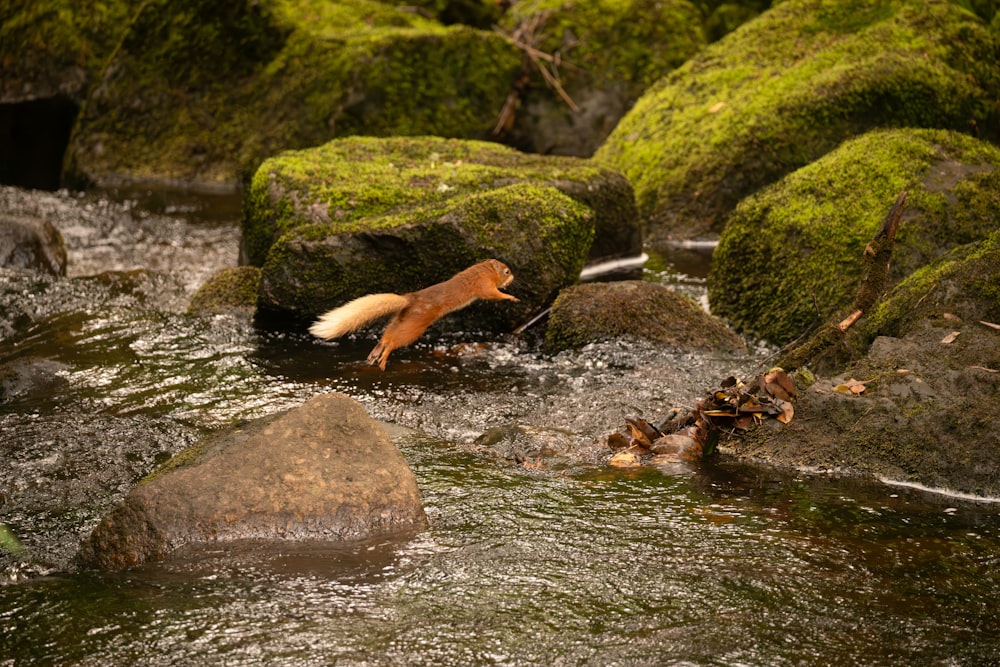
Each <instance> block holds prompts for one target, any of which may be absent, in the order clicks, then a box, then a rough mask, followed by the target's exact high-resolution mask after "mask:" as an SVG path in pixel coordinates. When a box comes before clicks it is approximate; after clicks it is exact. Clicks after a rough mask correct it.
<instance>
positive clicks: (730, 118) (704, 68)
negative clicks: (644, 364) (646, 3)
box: [594, 0, 1000, 242]
mask: <svg viewBox="0 0 1000 667" xmlns="http://www.w3.org/2000/svg"><path fill="white" fill-rule="evenodd" d="M995 62H996V55H995V51H994V42H993V40H992V38H991V36H990V32H989V29H988V28H987V26H986V25H985V24H984V23H983V21H982V20H981V19H979V18H977V17H976V16H975V15H973V14H972V13H970V12H967V11H965V10H964V9H962V8H961V7H959V6H958V5H957V3H950V2H905V1H902V0H894V1H892V2H872V1H870V0H851V1H849V2H844V1H841V0H837V1H835V2H834V1H831V0H789V1H787V2H781V3H777V4H775V6H774V7H773V8H772V9H771V10H769V11H767V12H765V13H764V14H762V15H761V16H760V17H758V18H756V19H754V20H751V21H749V22H748V23H746V24H744V25H743V26H741V27H740V29H738V30H736V31H734V32H732V33H730V34H729V35H726V36H725V37H724V38H722V39H721V40H720V41H718V42H716V43H714V44H712V45H710V46H709V47H707V48H705V49H703V50H702V51H700V52H699V53H698V54H697V55H695V56H694V57H693V58H691V59H690V60H689V61H688V62H687V63H685V64H684V65H683V66H681V67H680V68H678V69H677V70H675V71H674V72H672V73H671V74H669V75H668V76H666V77H665V78H663V79H661V80H660V81H659V82H658V83H657V84H656V85H655V86H653V87H652V88H651V89H650V90H649V91H648V92H647V93H646V94H645V95H644V96H643V97H642V98H641V99H640V100H639V101H638V102H637V103H636V105H635V106H634V107H633V108H632V110H631V111H630V112H629V113H628V114H627V115H626V116H625V117H624V118H623V119H622V121H621V122H620V123H619V124H618V126H617V127H616V128H615V130H614V132H613V133H612V134H611V136H610V137H609V138H608V140H607V141H606V142H605V143H604V144H603V145H602V146H601V148H600V149H599V150H598V151H597V153H595V156H594V157H595V159H596V160H598V161H599V162H601V163H602V164H607V165H608V166H611V167H614V168H616V169H619V170H620V171H622V172H623V173H624V174H625V175H626V176H627V177H628V178H629V180H630V181H631V182H632V184H633V186H634V187H635V190H636V199H637V202H638V206H639V211H640V213H641V215H642V216H643V218H644V219H645V220H647V221H648V222H649V223H650V233H651V236H652V237H653V239H654V242H655V241H659V240H664V239H667V238H691V237H695V236H699V235H715V234H717V233H719V232H720V231H721V230H722V227H723V225H724V224H725V220H726V216H727V214H728V213H729V212H730V211H731V210H732V209H733V207H734V206H736V204H737V203H738V202H739V201H740V200H741V199H743V198H745V197H746V196H747V195H750V194H752V193H753V192H755V191H757V190H759V189H760V188H762V187H763V186H765V185H767V184H769V183H772V182H774V181H776V180H778V179H779V178H780V177H781V176H783V175H784V174H787V173H789V172H791V171H794V170H795V169H798V168H799V167H802V166H803V165H806V164H808V163H810V162H812V161H814V160H816V159H817V158H819V157H820V156H822V155H824V154H825V153H827V152H829V151H830V150H832V149H833V148H835V147H836V146H837V145H839V144H840V143H841V142H843V141H844V140H845V139H848V138H850V137H853V136H857V135H859V134H862V133H864V132H866V131H869V130H871V129H874V128H878V127H900V126H910V127H935V128H951V129H956V130H963V131H967V130H968V129H969V128H970V127H973V128H977V129H978V130H979V131H980V132H982V133H991V132H994V131H995V128H996V122H997V118H998V104H997V99H998V97H997V91H998V87H1000V77H998V75H997V70H996V68H995V65H994V63H995Z"/></svg>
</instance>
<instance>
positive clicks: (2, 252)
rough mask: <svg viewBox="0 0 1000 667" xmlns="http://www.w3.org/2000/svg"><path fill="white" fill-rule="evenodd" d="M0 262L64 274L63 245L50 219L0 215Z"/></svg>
mask: <svg viewBox="0 0 1000 667" xmlns="http://www.w3.org/2000/svg"><path fill="white" fill-rule="evenodd" d="M0 266H3V267H6V268H9V269H25V270H28V271H38V272H42V273H50V274H52V275H54V276H65V275H66V245H65V243H63V238H62V234H60V233H59V230H58V229H56V228H55V227H54V226H53V225H52V223H51V222H49V221H47V220H41V219H38V218H31V217H20V216H10V215H0Z"/></svg>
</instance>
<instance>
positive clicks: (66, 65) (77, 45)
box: [0, 0, 135, 105]
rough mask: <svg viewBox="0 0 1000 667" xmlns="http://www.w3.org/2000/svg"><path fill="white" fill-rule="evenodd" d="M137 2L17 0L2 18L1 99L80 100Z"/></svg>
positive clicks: (117, 40) (126, 25)
mask: <svg viewBox="0 0 1000 667" xmlns="http://www.w3.org/2000/svg"><path fill="white" fill-rule="evenodd" d="M133 5H134V3H131V2H126V1H125V0H111V1H110V2H89V1H84V2H72V3H67V2H63V0H12V1H11V2H8V3H5V8H4V9H3V10H2V11H3V20H0V62H2V63H3V66H2V67H0V104H10V103H18V102H25V101H28V100H39V99H44V98H53V97H65V98H67V99H69V100H71V101H72V102H74V103H75V104H78V105H79V104H81V103H82V102H83V101H84V99H85V98H86V96H87V91H88V90H89V88H90V86H91V85H92V84H93V82H94V81H95V80H96V79H97V78H98V77H100V74H101V71H102V69H103V67H104V65H105V63H106V62H107V59H108V57H109V56H110V55H111V54H112V52H113V51H114V49H115V47H116V46H117V45H118V43H119V42H120V41H121V39H122V37H123V35H124V34H125V32H126V31H127V29H128V24H129V23H128V22H129V19H130V17H131V16H132V13H133V12H134V11H135V9H134V6H133Z"/></svg>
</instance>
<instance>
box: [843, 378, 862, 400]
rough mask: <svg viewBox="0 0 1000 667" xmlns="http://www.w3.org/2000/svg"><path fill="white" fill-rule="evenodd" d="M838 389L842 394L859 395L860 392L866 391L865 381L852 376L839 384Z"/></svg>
mask: <svg viewBox="0 0 1000 667" xmlns="http://www.w3.org/2000/svg"><path fill="white" fill-rule="evenodd" d="M837 391H839V392H840V393H842V394H854V395H855V396H857V395H858V394H862V393H864V391H865V383H864V382H862V381H861V380H855V379H854V378H851V379H850V380H848V381H846V382H844V383H842V384H838V385H837Z"/></svg>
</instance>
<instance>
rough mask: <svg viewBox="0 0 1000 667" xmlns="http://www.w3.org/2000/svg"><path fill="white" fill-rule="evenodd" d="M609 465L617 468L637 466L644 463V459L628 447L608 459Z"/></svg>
mask: <svg viewBox="0 0 1000 667" xmlns="http://www.w3.org/2000/svg"><path fill="white" fill-rule="evenodd" d="M608 464H609V465H613V466H615V467H616V468H635V467H636V466H640V465H642V461H640V460H639V456H638V455H637V454H636V453H635V452H632V451H630V450H628V449H623V450H622V451H620V452H618V453H617V454H615V455H614V456H612V457H611V459H610V460H609V461H608Z"/></svg>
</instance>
